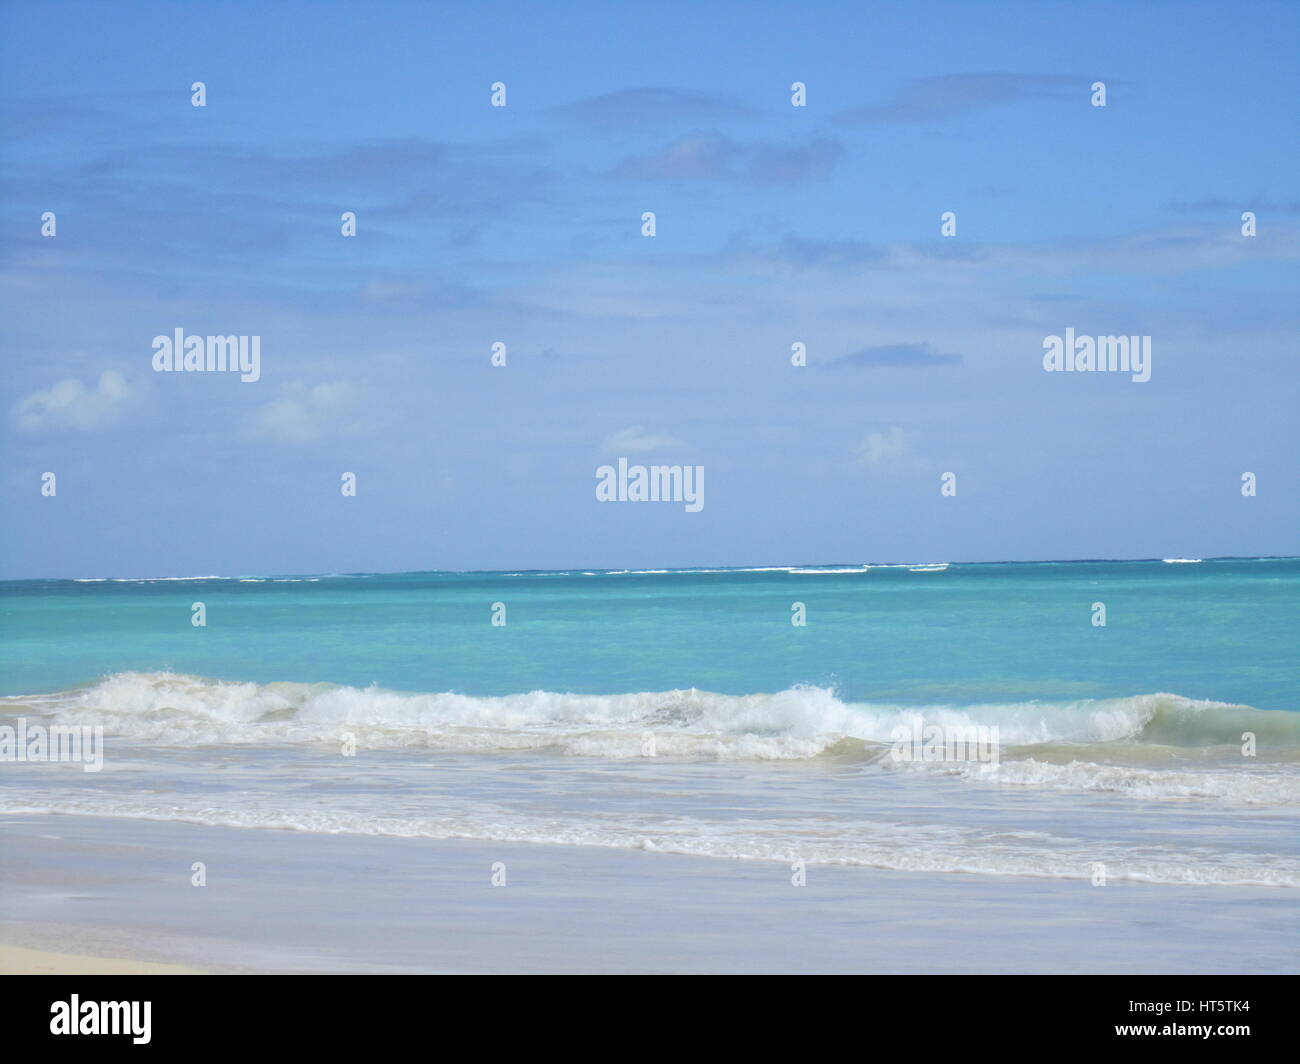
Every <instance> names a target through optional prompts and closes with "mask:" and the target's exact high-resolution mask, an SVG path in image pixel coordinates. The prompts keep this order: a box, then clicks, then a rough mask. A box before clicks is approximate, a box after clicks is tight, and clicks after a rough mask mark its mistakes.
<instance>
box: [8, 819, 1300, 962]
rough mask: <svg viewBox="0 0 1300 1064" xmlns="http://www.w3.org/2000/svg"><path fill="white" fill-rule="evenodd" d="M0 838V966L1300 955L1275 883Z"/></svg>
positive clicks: (581, 853)
mask: <svg viewBox="0 0 1300 1064" xmlns="http://www.w3.org/2000/svg"><path fill="white" fill-rule="evenodd" d="M0 847H2V848H3V851H4V853H5V855H6V859H5V861H4V862H3V863H0V897H2V898H3V904H4V911H5V914H6V917H5V920H4V922H3V923H2V924H0V942H4V943H6V948H5V950H4V952H3V954H2V956H3V958H4V962H3V963H4V969H5V970H6V971H21V972H40V971H69V972H70V971H86V972H104V973H119V972H120V973H123V974H125V973H127V972H162V971H175V972H178V973H179V972H183V971H195V970H201V971H212V972H238V971H291V972H466V973H497V972H602V973H603V972H775V973H786V972H886V973H887V972H898V973H923V972H1096V973H1104V972H1123V973H1137V972H1151V973H1178V972H1187V973H1200V972H1212V973H1245V972H1294V971H1295V970H1296V968H1297V957H1300V926H1298V923H1297V921H1296V919H1295V912H1296V909H1295V905H1296V903H1295V900H1294V895H1293V892H1292V891H1290V890H1269V889H1260V888H1228V887H1215V888H1205V887H1196V886H1185V887H1182V886H1171V885H1151V884H1142V883H1133V882H1126V881H1112V882H1111V883H1109V884H1108V885H1107V886H1105V887H1101V888H1098V887H1093V886H1091V885H1090V884H1089V883H1087V882H1086V881H1077V880H1073V881H1071V880H1065V881H1063V880H1052V879H1034V878H1029V877H1011V876H1005V877H994V876H970V875H961V874H947V875H936V874H915V873H908V872H898V871H877V870H873V869H864V868H840V867H820V866H810V867H809V868H808V870H807V885H806V886H803V887H795V886H792V884H791V871H790V869H789V867H787V866H784V865H782V864H779V863H775V862H773V863H768V862H755V861H730V860H720V859H715V858H697V857H690V856H682V855H673V854H658V853H650V852H644V851H637V850H615V849H600V848H592V847H565V846H539V845H528V844H519V843H513V844H497V843H483V842H478V841H474V842H468V841H457V840H425V839H397V838H386V837H373V836H356V835H321V834H312V833H306V832H293V831H261V830H247V829H242V830H241V829H230V828H222V827H213V826H205V825H196V824H187V823H176V822H161V821H144V820H136V821H132V820H124V819H111V818H91V817H73V816H54V815H23V816H15V815H8V816H6V817H5V818H4V819H3V821H2V822H0ZM194 862H202V863H203V864H204V866H205V869H206V876H207V885H206V886H203V887H196V886H192V885H191V877H192V875H193V873H192V872H191V867H192V865H193V864H194ZM495 862H502V863H504V865H505V874H506V885H505V886H501V887H493V886H492V885H491V877H492V866H493V864H494V863H495ZM98 958H113V959H111V960H107V959H98Z"/></svg>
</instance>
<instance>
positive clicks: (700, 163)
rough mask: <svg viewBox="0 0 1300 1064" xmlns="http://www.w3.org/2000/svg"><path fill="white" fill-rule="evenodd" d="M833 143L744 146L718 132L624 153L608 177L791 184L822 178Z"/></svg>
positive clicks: (838, 152)
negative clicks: (655, 149)
mask: <svg viewBox="0 0 1300 1064" xmlns="http://www.w3.org/2000/svg"><path fill="white" fill-rule="evenodd" d="M843 155H844V148H843V146H842V145H841V144H840V143H839V142H838V141H836V140H832V139H830V138H821V139H817V140H810V141H807V142H805V143H803V144H793V145H789V146H780V145H776V144H770V143H767V142H765V141H757V142H753V143H743V142H741V141H736V140H732V139H731V138H730V137H725V136H723V135H722V134H721V133H718V132H706V133H692V134H690V135H689V136H685V137H680V138H678V139H677V140H675V141H673V142H672V143H671V144H668V145H666V146H665V147H663V148H660V149H659V150H658V151H654V152H650V153H648V154H644V155H629V156H628V157H627V158H625V159H623V160H622V161H621V162H620V163H619V164H618V165H617V166H616V167H615V168H614V170H613V176H614V177H619V178H625V179H630V180H636V181H743V182H749V183H752V184H756V185H792V184H797V183H798V182H800V181H808V180H814V179H816V178H820V177H825V176H826V175H827V174H828V173H830V171H831V169H832V168H833V167H834V166H835V164H836V163H837V162H838V161H839V160H840V159H841V158H842V157H843Z"/></svg>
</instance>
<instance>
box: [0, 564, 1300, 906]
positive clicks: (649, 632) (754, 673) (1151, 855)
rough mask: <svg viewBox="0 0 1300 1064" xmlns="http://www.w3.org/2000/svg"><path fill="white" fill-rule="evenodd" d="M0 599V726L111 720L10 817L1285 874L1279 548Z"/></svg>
mask: <svg viewBox="0 0 1300 1064" xmlns="http://www.w3.org/2000/svg"><path fill="white" fill-rule="evenodd" d="M196 603H202V604H203V611H204V614H205V619H206V624H205V625H204V626H195V625H194V624H193V623H192V618H193V617H194V616H195V612H194V606H195V604H196ZM1098 604H1103V605H1104V610H1105V621H1106V623H1105V625H1104V626H1101V625H1098V624H1095V623H1094V621H1095V620H1096V619H1098V618H1099V616H1100V613H1099V610H1098V608H1097V607H1098ZM800 615H802V619H804V620H805V621H806V623H805V624H803V625H796V624H792V619H796V620H797V619H800ZM494 619H495V620H496V621H497V622H498V623H495V624H494V623H493V622H494ZM502 621H504V623H500V622H502ZM0 627H2V635H3V645H4V660H3V667H2V669H0V693H2V694H3V696H4V697H3V698H0V738H2V737H3V727H6V726H7V727H11V728H14V729H15V734H17V730H18V728H19V727H20V722H22V725H23V726H25V727H26V728H27V729H29V730H30V729H31V728H33V727H45V728H48V727H50V726H51V725H55V724H58V725H65V726H70V725H86V726H91V727H95V726H100V727H102V728H103V730H104V761H103V768H102V770H101V771H98V772H87V771H84V766H83V765H80V764H75V763H73V764H68V763H64V764H56V763H33V762H22V761H0V813H10V814H20V813H50V812H52V813H63V814H75V815H79V816H91V817H117V818H142V819H149V820H160V821H182V822H190V823H197V824H209V825H220V826H223V827H228V828H240V829H248V830H250V831H251V830H262V831H265V830H267V829H291V830H296V831H304V832H324V833H350V834H359V835H391V836H403V837H413V838H428V839H453V838H454V839H465V840H480V841H500V842H526V843H536V844H541V845H543V846H548V847H566V846H575V845H582V846H596V847H612V848H623V849H638V850H644V851H650V852H659V853H663V854H690V855H695V856H697V857H706V858H716V859H719V860H724V859H725V860H732V861H735V860H742V861H751V862H752V861H766V862H780V863H784V864H787V865H792V866H793V865H794V863H795V862H804V864H805V865H806V866H808V867H813V868H815V867H816V866H818V865H839V866H850V867H851V866H860V867H867V868H873V869H884V870H897V871H900V872H911V873H915V872H926V873H964V874H969V875H977V876H1001V877H1007V876H1022V877H1048V878H1053V879H1077V880H1083V881H1091V882H1096V881H1097V880H1098V877H1099V876H1100V877H1103V878H1105V879H1107V880H1134V881H1142V882H1148V883H1165V884H1197V885H1201V886H1223V887H1237V888H1240V887H1248V888H1255V889H1259V890H1277V889H1283V890H1288V889H1295V888H1297V887H1300V830H1297V829H1298V828H1300V815H1298V814H1300V712H1298V711H1300V560H1297V559H1226V560H1205V561H1194V560H1181V561H1175V560H1170V561H1161V560H1154V561H1136V562H1066V563H1032V564H953V565H947V566H944V565H943V564H942V563H928V564H927V563H924V562H917V563H912V564H908V565H865V564H860V563H843V564H835V565H804V566H790V567H753V568H738V569H708V570H703V569H695V570H649V571H647V570H635V571H628V570H619V571H595V570H592V571H584V570H573V571H566V572H502V573H443V572H425V573H404V574H387V575H364V574H348V575H327V576H243V577H239V576H195V577H191V578H167V579H104V580H29V581H14V582H5V583H0ZM978 726H982V727H983V728H985V729H995V731H994V730H990V731H985V732H982V733H980V734H981V735H984V736H988V735H994V736H996V742H997V745H996V747H995V748H994V751H995V752H994V755H993V757H992V758H990V757H989V756H987V754H988V750H987V748H983V750H982V756H981V757H975V758H970V757H967V758H957V759H947V758H946V755H945V754H943V753H942V752H941V759H933V760H924V759H920V760H899V759H898V758H897V757H896V756H895V755H896V754H897V753H898V745H897V740H898V738H899V737H900V736H902V735H919V734H924V733H925V729H933V728H936V727H937V728H940V729H946V730H945V731H944V732H942V734H944V735H948V734H953V733H954V732H956V733H961V732H962V729H964V728H967V727H978ZM900 729H901V730H900ZM666 859H667V858H666ZM786 874H788V873H786Z"/></svg>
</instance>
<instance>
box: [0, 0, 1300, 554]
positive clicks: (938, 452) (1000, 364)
mask: <svg viewBox="0 0 1300 1064" xmlns="http://www.w3.org/2000/svg"><path fill="white" fill-rule="evenodd" d="M1298 56H1300V8H1297V7H1296V5H1294V4H1251V3H1233V4H1224V3H1216V4H1196V3H1179V4H1172V3H1171V4H1158V3H1153V4H1131V3H1124V4H1056V3H1043V2H1038V3H1032V4H1024V5H1018V4H1001V5H992V4H975V3H960V4H926V3H903V4H896V5H894V4H871V5H864V4H847V3H846V4H763V3H744V4H722V3H709V4H682V5H676V4H661V3H656V4H654V5H645V6H642V5H635V4H626V5H624V4H618V5H595V4H591V5H588V4H555V5H538V4H519V5H513V4H493V5H475V6H470V5H457V6H452V5H439V4H401V3H375V4H369V5H365V6H364V7H350V6H346V5H341V4H329V3H310V4H305V3H304V4H298V3H273V4H204V5H196V4H180V3H165V4H130V5H108V4H100V3H89V4H61V3H43V4H27V3H12V2H11V3H4V4H2V5H0V121H2V122H3V127H2V128H3V148H2V149H0V182H2V184H3V196H0V231H2V233H3V244H2V247H0V271H2V273H3V279H4V285H3V295H2V296H0V298H2V299H3V305H2V307H0V310H2V313H0V342H2V350H3V357H4V360H5V373H4V375H3V391H2V393H0V405H3V407H4V414H5V417H4V421H3V424H2V425H0V440H3V457H4V461H3V468H2V469H0V477H3V489H4V494H5V499H6V507H5V510H6V517H5V520H4V522H3V528H2V529H0V548H2V560H0V576H4V577H10V578H21V577H36V576H69V577H71V576H135V575H184V574H208V573H213V574H224V575H233V574H246V573H269V572H274V573H301V572H339V571H385V570H401V569H432V568H444V569H464V568H476V569H492V568H505V569H515V568H568V567H574V566H582V567H620V566H636V567H641V566H646V567H653V566H678V565H718V564H735V565H743V564H767V563H773V564H781V563H802V562H829V561H845V562H848V561H852V562H861V561H874V560H882V561H883V560H979V559H985V560H992V559H1035V558H1091V557H1151V556H1172V555H1188V556H1212V555H1222V554H1237V555H1254V554H1296V553H1300V549H1297V546H1298V545H1297V533H1296V530H1297V527H1298V525H1300V522H1298V520H1297V519H1298V518H1300V502H1298V501H1297V500H1300V490H1298V489H1300V477H1297V472H1296V461H1295V456H1296V454H1297V453H1300V446H1298V445H1300V438H1298V437H1300V430H1298V429H1297V419H1296V416H1295V410H1296V409H1297V408H1298V407H1300V394H1297V393H1298V392H1300V388H1298V387H1297V382H1298V380H1300V371H1297V357H1298V356H1300V351H1298V350H1297V336H1300V330H1298V329H1297V325H1298V324H1300V301H1298V300H1297V299H1296V294H1297V280H1298V279H1300V270H1298V268H1297V267H1298V265H1300V190H1298V189H1297V187H1296V185H1297V182H1296V175H1297V173H1300V148H1298V147H1297V146H1298V145H1300V120H1298V119H1297V107H1296V101H1297V99H1300V59H1298V58H1297V57H1298ZM194 81H203V82H204V83H205V84H206V87H207V106H206V107H203V108H196V107H192V106H191V103H190V85H191V84H192V83H193V82H194ZM496 81H501V82H504V83H505V84H506V86H507V106H506V107H504V108H493V107H491V106H490V105H489V97H490V91H489V87H490V86H491V85H492V83H493V82H496ZM795 81H802V82H804V83H805V84H806V85H807V101H808V103H807V106H806V107H803V108H796V107H792V106H791V105H790V86H791V83H792V82H795ZM1094 81H1104V82H1105V83H1106V86H1107V106H1106V107H1104V108H1098V107H1093V106H1091V103H1090V94H1091V92H1090V86H1091V85H1092V83H1093V82H1094ZM348 210H350V211H355V212H356V213H357V225H358V232H357V236H356V237H350V238H349V237H343V236H341V235H340V232H339V226H340V221H339V218H340V214H341V213H342V212H343V211H348ZM1247 210H1249V211H1254V212H1255V213H1256V215H1257V217H1258V235H1257V236H1255V237H1253V238H1246V237H1243V236H1242V234H1241V231H1240V226H1241V221H1240V219H1241V214H1242V212H1243V211H1247ZM45 211H53V212H55V214H56V215H57V225H58V230H57V236H55V237H53V238H48V237H42V236H41V231H40V229H41V221H40V220H41V215H42V212H45ZM643 211H654V212H655V214H656V217H657V233H656V235H655V236H654V237H653V238H647V237H643V236H642V235H641V232H640V219H641V214H642V212H643ZM943 211H954V212H956V214H957V235H956V236H953V237H941V236H940V233H939V222H940V214H941V213H942V212H943ZM177 327H181V328H184V329H185V330H186V332H187V333H197V334H209V333H212V334H247V335H254V334H255V335H258V336H260V337H261V344H262V348H261V349H262V376H261V379H260V380H259V381H257V382H256V383H241V382H240V381H239V380H238V379H237V377H234V376H231V375H221V374H193V373H192V374H159V373H155V372H153V370H152V368H151V364H150V360H151V357H152V353H153V352H152V348H151V342H152V339H153V337H155V336H157V335H160V334H170V333H171V332H172V330H174V329H175V328H177ZM1067 327H1071V328H1073V329H1075V330H1076V332H1078V333H1089V334H1093V335H1102V334H1123V335H1139V334H1140V335H1149V336H1151V337H1152V350H1153V357H1152V363H1153V365H1152V376H1151V380H1150V381H1149V382H1147V383H1143V384H1135V383H1133V382H1131V381H1130V380H1129V378H1128V377H1127V376H1125V375H1120V374H1109V373H1098V374H1084V375H1078V374H1051V373H1045V372H1044V371H1043V368H1042V363H1041V359H1042V350H1043V348H1042V343H1043V339H1044V337H1045V336H1048V335H1052V334H1061V333H1063V332H1064V330H1065V329H1066V328H1067ZM495 341H502V342H505V343H506V345H507V351H508V355H507V359H508V364H507V365H506V366H505V367H493V366H491V365H490V363H489V354H490V348H491V344H492V343H493V342H495ZM796 341H797V342H803V343H805V344H806V345H807V350H808V365H807V366H803V367H795V366H792V365H791V364H790V348H791V344H792V343H794V342H796ZM619 455H626V456H627V457H628V458H629V459H630V460H631V461H634V462H644V463H646V464H651V463H679V464H691V465H696V464H698V465H702V466H704V468H705V471H706V505H705V507H704V509H703V510H702V511H700V512H698V513H688V512H685V511H684V508H683V507H682V506H680V505H670V504H631V503H621V504H610V503H605V504H602V503H599V502H597V501H596V497H595V491H594V488H595V469H596V467H597V466H599V465H601V464H603V463H606V462H611V461H614V460H615V459H616V458H617V457H618V456H619ZM46 471H53V472H55V473H56V474H57V476H58V494H57V496H56V497H54V498H46V497H42V495H41V493H40V485H41V475H42V473H43V472H46ZM344 471H349V472H355V473H356V474H357V477H358V492H357V495H356V497H355V498H344V497H342V496H341V494H340V492H339V483H340V474H341V473H342V472H344ZM949 471H951V472H955V473H956V474H957V478H958V493H957V496H956V497H955V498H944V497H942V496H941V495H940V492H939V483H940V481H939V478H940V475H941V473H943V472H949ZM1244 471H1250V472H1254V473H1255V474H1257V476H1258V494H1257V496H1256V497H1254V498H1244V497H1243V496H1242V495H1241V492H1240V490H1239V485H1240V477H1241V474H1242V472H1244Z"/></svg>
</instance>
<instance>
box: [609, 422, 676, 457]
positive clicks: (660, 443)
mask: <svg viewBox="0 0 1300 1064" xmlns="http://www.w3.org/2000/svg"><path fill="white" fill-rule="evenodd" d="M685 446H686V444H685V443H683V442H682V441H681V440H679V439H677V438H676V437H673V436H669V435H667V434H665V433H655V432H647V431H646V429H645V426H644V425H632V426H631V427H629V428H625V429H619V430H618V431H617V432H611V433H610V434H609V435H608V436H606V437H605V438H604V439H603V440H602V441H601V443H600V449H601V450H602V451H604V452H605V453H606V454H644V453H646V452H648V451H666V450H670V449H672V448H676V447H685Z"/></svg>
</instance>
